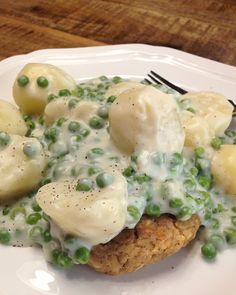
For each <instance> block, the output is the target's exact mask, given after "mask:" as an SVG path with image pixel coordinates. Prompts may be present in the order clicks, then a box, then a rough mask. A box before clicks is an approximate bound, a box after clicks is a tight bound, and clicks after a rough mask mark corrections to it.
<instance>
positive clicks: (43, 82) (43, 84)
mask: <svg viewBox="0 0 236 295" xmlns="http://www.w3.org/2000/svg"><path fill="white" fill-rule="evenodd" d="M37 84H38V86H39V87H41V88H46V87H48V79H47V78H46V77H44V76H40V77H38V78H37Z"/></svg>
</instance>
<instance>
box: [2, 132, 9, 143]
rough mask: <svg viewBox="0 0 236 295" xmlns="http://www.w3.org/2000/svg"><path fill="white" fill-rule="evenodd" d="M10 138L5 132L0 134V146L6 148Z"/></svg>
mask: <svg viewBox="0 0 236 295" xmlns="http://www.w3.org/2000/svg"><path fill="white" fill-rule="evenodd" d="M10 140H11V137H10V135H8V134H7V133H5V132H0V146H6V145H8V143H9V142H10Z"/></svg>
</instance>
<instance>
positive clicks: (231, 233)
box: [224, 228, 236, 245]
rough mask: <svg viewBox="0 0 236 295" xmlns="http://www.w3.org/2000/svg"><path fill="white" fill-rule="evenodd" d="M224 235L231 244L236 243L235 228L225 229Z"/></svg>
mask: <svg viewBox="0 0 236 295" xmlns="http://www.w3.org/2000/svg"><path fill="white" fill-rule="evenodd" d="M224 236H225V239H226V242H227V243H228V244H229V245H235V244H236V230H235V229H233V228H227V229H225V230H224Z"/></svg>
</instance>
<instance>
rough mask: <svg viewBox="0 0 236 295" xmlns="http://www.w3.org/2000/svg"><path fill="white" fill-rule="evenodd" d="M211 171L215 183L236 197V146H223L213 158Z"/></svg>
mask: <svg viewBox="0 0 236 295" xmlns="http://www.w3.org/2000/svg"><path fill="white" fill-rule="evenodd" d="M211 169H212V174H213V177H214V180H215V182H216V183H217V184H218V185H219V186H221V187H222V188H224V190H225V191H226V193H228V194H230V195H234V196H235V197H236V181H235V179H236V146H235V145H230V144H229V145H227V144H225V145H222V146H221V148H220V150H218V151H217V152H215V154H214V156H213V158H212V162H211Z"/></svg>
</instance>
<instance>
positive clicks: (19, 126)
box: [0, 100, 27, 135]
mask: <svg viewBox="0 0 236 295" xmlns="http://www.w3.org/2000/svg"><path fill="white" fill-rule="evenodd" d="M0 131H3V132H7V133H11V134H18V135H25V134H26V132H27V126H26V124H25V121H24V120H23V118H22V115H21V113H20V111H19V110H18V109H17V108H16V107H15V106H14V105H12V104H11V103H9V102H6V101H4V100H0Z"/></svg>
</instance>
